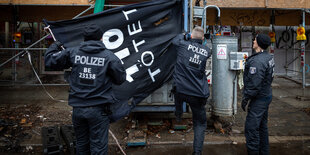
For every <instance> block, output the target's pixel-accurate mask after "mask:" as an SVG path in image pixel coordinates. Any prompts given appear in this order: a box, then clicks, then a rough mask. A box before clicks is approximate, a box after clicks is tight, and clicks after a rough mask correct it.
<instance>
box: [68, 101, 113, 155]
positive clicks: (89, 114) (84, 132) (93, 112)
mask: <svg viewBox="0 0 310 155" xmlns="http://www.w3.org/2000/svg"><path fill="white" fill-rule="evenodd" d="M72 122H73V126H74V131H75V135H76V140H77V141H76V154H77V155H89V154H91V155H107V154H108V137H109V123H110V121H109V118H108V114H107V112H106V110H105V107H102V106H94V107H73V115H72Z"/></svg>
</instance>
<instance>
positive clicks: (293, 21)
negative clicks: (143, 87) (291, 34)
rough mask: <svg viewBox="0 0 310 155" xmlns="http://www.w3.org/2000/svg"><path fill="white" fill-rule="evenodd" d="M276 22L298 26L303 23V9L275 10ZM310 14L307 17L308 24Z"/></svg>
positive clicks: (307, 23) (277, 23) (307, 22)
mask: <svg viewBox="0 0 310 155" xmlns="http://www.w3.org/2000/svg"><path fill="white" fill-rule="evenodd" d="M275 17H276V19H275V24H276V25H285V26H297V25H299V24H301V20H302V19H301V11H296V10H276V11H275ZM309 22H310V20H309V14H308V15H307V18H306V25H309V24H310V23H309Z"/></svg>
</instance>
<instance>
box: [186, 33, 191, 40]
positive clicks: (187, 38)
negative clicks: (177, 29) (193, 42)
mask: <svg viewBox="0 0 310 155" xmlns="http://www.w3.org/2000/svg"><path fill="white" fill-rule="evenodd" d="M190 39H191V33H189V32H186V33H185V34H184V40H190Z"/></svg>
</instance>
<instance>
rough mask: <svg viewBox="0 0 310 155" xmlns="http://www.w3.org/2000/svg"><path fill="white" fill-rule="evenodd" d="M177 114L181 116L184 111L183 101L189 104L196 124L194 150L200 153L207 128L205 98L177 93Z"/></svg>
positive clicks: (175, 96)
mask: <svg viewBox="0 0 310 155" xmlns="http://www.w3.org/2000/svg"><path fill="white" fill-rule="evenodd" d="M174 99H175V108H176V111H175V115H176V117H181V116H182V113H183V102H186V103H188V104H189V106H190V107H191V110H192V119H193V125H194V143H193V149H194V152H195V153H197V154H200V153H201V152H202V150H203V142H204V138H205V130H206V128H207V115H206V108H205V105H206V100H207V99H205V98H201V97H195V96H189V95H186V94H182V93H175V95H174Z"/></svg>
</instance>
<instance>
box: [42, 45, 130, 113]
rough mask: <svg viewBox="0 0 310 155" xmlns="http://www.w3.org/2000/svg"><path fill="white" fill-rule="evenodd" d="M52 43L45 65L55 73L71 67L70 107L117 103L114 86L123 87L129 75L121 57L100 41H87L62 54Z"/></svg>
mask: <svg viewBox="0 0 310 155" xmlns="http://www.w3.org/2000/svg"><path fill="white" fill-rule="evenodd" d="M58 48H59V47H58V46H57V45H56V44H55V43H54V44H52V45H51V46H50V47H49V48H48V50H47V52H46V53H45V66H46V67H48V68H51V69H53V70H63V69H67V68H69V67H72V71H71V75H70V78H69V83H70V93H69V105H71V106H73V107H86V106H97V105H102V104H106V103H115V101H116V99H115V97H114V93H113V90H112V83H113V84H116V85H120V84H122V83H123V82H124V81H125V80H126V72H125V69H124V67H123V65H122V64H121V61H120V59H119V58H118V57H116V56H115V55H114V53H112V52H111V51H109V50H107V49H105V46H104V44H103V43H102V42H101V41H93V40H90V41H85V42H82V43H81V44H80V45H79V46H77V47H73V48H67V49H66V50H62V51H59V50H58Z"/></svg>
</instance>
